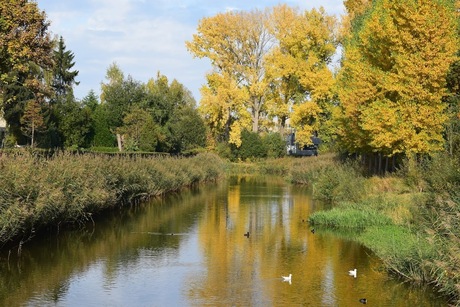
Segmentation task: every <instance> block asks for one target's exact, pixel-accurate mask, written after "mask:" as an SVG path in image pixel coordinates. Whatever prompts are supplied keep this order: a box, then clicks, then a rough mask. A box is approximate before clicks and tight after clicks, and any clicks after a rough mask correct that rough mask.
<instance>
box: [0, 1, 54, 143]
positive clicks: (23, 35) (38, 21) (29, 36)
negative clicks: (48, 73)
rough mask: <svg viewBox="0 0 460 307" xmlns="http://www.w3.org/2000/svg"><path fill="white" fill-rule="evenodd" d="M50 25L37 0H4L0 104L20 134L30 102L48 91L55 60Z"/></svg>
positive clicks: (0, 14)
mask: <svg viewBox="0 0 460 307" xmlns="http://www.w3.org/2000/svg"><path fill="white" fill-rule="evenodd" d="M48 27H49V22H48V21H47V19H46V15H45V13H44V12H42V11H40V10H39V8H38V6H37V3H36V2H35V1H28V0H11V1H1V2H0V58H1V61H0V98H1V100H2V101H1V105H0V107H1V108H2V109H3V112H4V118H5V120H6V121H7V123H8V125H9V127H10V129H11V131H10V132H11V133H13V134H14V135H15V136H16V138H20V137H21V134H22V132H21V129H20V125H21V123H20V119H21V117H22V115H23V114H24V108H25V106H26V104H27V102H28V101H29V100H31V99H37V97H38V96H40V95H48V93H47V88H46V84H45V82H44V79H43V78H44V74H43V71H44V70H46V69H49V68H51V64H52V48H53V40H52V39H51V37H50V34H49V32H48ZM40 101H42V100H40Z"/></svg>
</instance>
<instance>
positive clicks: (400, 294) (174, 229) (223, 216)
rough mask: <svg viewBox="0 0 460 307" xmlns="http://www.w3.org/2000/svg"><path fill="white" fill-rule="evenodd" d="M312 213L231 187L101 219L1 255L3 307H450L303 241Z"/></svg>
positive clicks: (324, 238) (364, 258)
mask: <svg viewBox="0 0 460 307" xmlns="http://www.w3.org/2000/svg"><path fill="white" fill-rule="evenodd" d="M321 209H322V208H321V206H320V205H317V204H315V203H314V202H313V201H312V200H311V197H310V194H309V192H308V191H307V190H306V189H305V188H302V187H298V186H291V185H288V184H286V183H284V182H283V181H281V180H276V179H273V178H260V177H233V178H230V179H229V180H228V181H226V182H223V183H219V184H212V185H208V186H206V187H201V188H199V189H194V190H192V191H184V192H181V193H180V194H176V195H172V196H169V197H167V198H166V199H163V200H153V201H151V202H149V203H146V204H143V205H139V206H136V207H134V208H132V209H129V210H120V211H117V212H115V213H111V214H106V215H107V216H104V217H100V218H98V220H96V221H95V224H94V225H92V224H90V225H88V226H87V227H85V228H84V229H81V230H75V231H62V232H61V233H60V234H59V235H58V236H56V235H55V234H54V233H53V234H49V235H47V236H46V238H34V240H33V241H31V242H29V243H26V244H25V245H24V246H23V247H22V251H21V254H20V256H18V255H17V254H18V253H17V250H16V249H15V250H10V251H4V252H3V253H2V254H1V259H0V261H1V262H0V274H1V275H0V282H1V287H0V305H1V306H360V305H361V303H360V302H359V300H360V299H362V298H366V299H367V305H369V306H446V305H447V304H446V302H445V301H444V300H443V299H441V298H439V297H437V295H436V293H434V292H433V290H431V289H429V288H428V289H427V288H418V287H411V286H409V285H407V284H404V283H401V282H399V281H397V280H394V279H391V278H389V277H388V276H387V275H386V274H385V273H384V272H382V271H381V264H380V262H379V261H378V259H376V258H375V257H374V256H373V255H372V254H371V253H370V252H369V251H368V250H366V249H365V248H363V247H362V246H360V245H358V244H356V243H353V242H352V241H349V240H346V239H341V238H339V236H337V235H335V234H332V233H330V232H326V231H321V230H316V232H315V233H312V232H311V228H310V227H309V226H308V224H307V223H306V222H305V220H306V219H307V217H308V215H309V214H310V213H311V212H313V211H314V210H321ZM247 232H249V237H246V236H245V235H244V234H245V233H247ZM340 237H343V236H340ZM353 268H357V272H358V274H357V277H356V278H354V277H352V276H349V275H348V271H349V270H351V269H353ZM290 273H291V274H292V280H291V283H289V282H284V281H283V280H282V278H281V276H283V275H288V274H290Z"/></svg>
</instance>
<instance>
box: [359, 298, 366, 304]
mask: <svg viewBox="0 0 460 307" xmlns="http://www.w3.org/2000/svg"><path fill="white" fill-rule="evenodd" d="M359 302H360V303H361V304H367V299H365V298H360V299H359Z"/></svg>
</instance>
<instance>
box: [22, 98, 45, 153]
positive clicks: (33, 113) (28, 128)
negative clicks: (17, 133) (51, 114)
mask: <svg viewBox="0 0 460 307" xmlns="http://www.w3.org/2000/svg"><path fill="white" fill-rule="evenodd" d="M21 124H22V127H21V129H22V131H23V133H24V134H25V135H26V136H27V137H28V138H30V146H31V147H35V135H36V133H37V132H38V131H39V130H40V129H42V128H44V126H45V122H44V120H43V114H42V110H41V105H40V103H39V101H37V100H35V99H31V100H29V101H27V103H26V106H25V110H24V115H23V116H22V117H21Z"/></svg>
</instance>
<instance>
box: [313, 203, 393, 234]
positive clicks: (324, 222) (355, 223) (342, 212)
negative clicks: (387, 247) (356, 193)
mask: <svg viewBox="0 0 460 307" xmlns="http://www.w3.org/2000/svg"><path fill="white" fill-rule="evenodd" d="M308 221H309V223H310V224H311V225H320V226H327V227H332V228H362V229H364V228H365V227H368V226H386V225H392V223H393V222H392V220H391V219H390V218H389V217H387V216H385V215H383V214H381V213H379V212H376V211H372V210H360V209H357V208H346V209H340V208H332V209H331V210H328V211H317V212H314V213H313V214H311V215H310V216H309V219H308Z"/></svg>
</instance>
